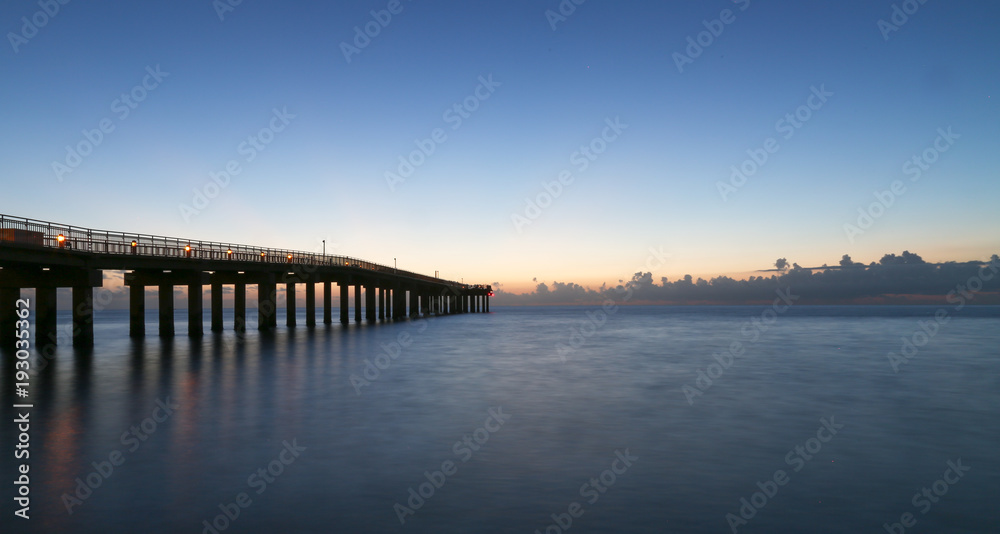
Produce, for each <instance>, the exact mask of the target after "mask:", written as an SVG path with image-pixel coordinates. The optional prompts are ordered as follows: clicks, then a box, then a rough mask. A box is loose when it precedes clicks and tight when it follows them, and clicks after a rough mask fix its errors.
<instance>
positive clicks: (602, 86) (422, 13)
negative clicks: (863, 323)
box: [0, 0, 1000, 290]
mask: <svg viewBox="0 0 1000 534" xmlns="http://www.w3.org/2000/svg"><path fill="white" fill-rule="evenodd" d="M224 1H225V0H223V2H224ZM564 4H566V5H573V6H574V7H575V10H574V11H573V12H572V13H570V14H568V15H567V16H566V17H565V20H557V21H556V24H555V29H553V26H552V24H551V22H550V19H551V17H548V16H547V15H546V11H548V10H552V11H553V12H556V13H558V12H559V10H560V2H557V1H554V0H553V1H511V2H479V1H476V2H435V1H416V2H413V1H408V0H403V1H402V2H400V3H399V4H398V5H399V7H394V9H395V10H396V11H398V12H397V13H395V14H392V16H391V19H389V20H388V23H387V24H384V25H383V24H380V23H379V22H377V21H374V19H373V15H372V14H371V13H370V12H371V11H372V10H375V11H376V12H380V11H382V10H386V9H387V7H389V5H390V3H389V2H387V1H365V2H336V3H330V4H326V3H322V4H320V3H314V2H301V1H289V2H281V3H278V2H263V1H255V0H244V1H243V2H242V3H240V4H239V5H237V6H235V7H233V8H232V10H227V11H225V12H223V17H222V19H221V20H220V16H219V14H218V13H217V10H216V7H215V6H214V5H213V2H212V1H210V0H197V1H194V0H185V1H176V2H169V3H167V2H162V3H159V4H158V5H147V3H130V2H108V3H100V4H99V5H95V4H93V3H87V2H81V1H78V0H77V1H70V2H69V3H67V4H66V5H60V6H59V11H58V13H56V14H55V15H53V16H51V17H48V16H45V17H42V16H40V15H36V13H37V12H39V11H41V10H42V7H40V4H39V3H38V2H37V1H35V2H32V1H23V0H11V1H7V2H4V3H3V6H2V7H0V28H2V29H3V31H4V33H5V35H6V39H5V40H4V44H3V49H2V50H0V69H2V72H3V80H4V83H3V84H0V117H2V120H3V124H4V126H5V127H4V128H3V129H2V130H0V180H2V181H3V183H4V185H5V186H6V187H5V191H7V194H5V195H4V196H3V201H2V202H0V212H2V213H5V214H11V215H18V216H25V217H31V218H37V219H43V220H54V221H59V222H66V223H71V224H75V225H80V226H90V227H96V228H102V229H112V230H126V231H137V232H142V233H154V234H161V235H171V236H183V237H192V238H196V239H206V240H218V241H226V242H235V243H247V244H260V245H267V246H280V247H288V248H295V249H303V250H319V249H320V247H321V240H323V239H326V241H327V251H328V252H336V253H341V254H347V255H352V256H356V257H362V258H365V259H369V260H372V261H379V262H383V263H389V264H391V262H392V260H393V258H398V261H399V265H400V267H401V268H407V269H411V270H415V271H419V272H425V273H433V272H434V271H435V270H438V271H440V274H441V276H442V277H446V278H452V279H459V278H463V279H464V280H465V281H467V282H487V283H488V282H495V281H499V282H501V283H503V284H504V287H506V288H508V289H515V290H517V289H529V288H531V287H533V285H534V284H533V283H532V279H533V278H537V279H538V281H549V282H551V281H553V280H558V281H572V282H577V283H581V284H584V285H592V286H595V287H596V286H598V285H600V284H601V283H602V282H609V283H611V282H615V281H617V280H618V279H619V278H623V277H627V276H629V275H631V273H633V272H635V271H637V270H639V269H640V268H642V269H643V270H649V269H645V268H643V266H644V265H656V268H655V269H654V271H653V275H654V279H659V277H660V276H667V277H669V278H670V279H676V278H679V277H682V276H683V275H684V274H688V273H690V274H692V275H695V276H704V277H706V278H708V277H710V276H713V275H717V274H730V275H736V276H742V275H745V274H748V273H750V272H751V271H753V270H755V269H763V268H768V267H769V266H771V264H772V263H773V262H774V259H775V258H778V257H787V258H788V259H789V261H795V262H797V263H799V264H800V265H803V266H814V265H820V264H822V263H831V264H833V263H835V262H836V261H837V260H838V259H839V258H840V256H841V255H842V254H845V253H847V254H851V255H852V257H853V258H854V259H855V260H856V261H864V262H869V261H872V260H877V259H878V258H879V257H881V255H882V254H883V253H886V252H896V253H899V252H901V251H902V250H904V249H908V250H911V251H914V252H918V253H919V254H921V255H922V256H923V257H924V259H926V260H928V261H941V260H949V259H955V260H973V259H987V258H988V257H989V255H990V254H992V253H997V252H1000V232H997V230H998V229H1000V215H998V210H996V208H995V207H996V205H997V198H998V193H1000V181H998V180H997V169H998V168H1000V150H997V149H996V145H997V140H998V139H1000V114H998V111H997V105H996V100H997V99H996V98H993V97H996V96H997V91H996V89H997V82H998V79H1000V76H998V70H1000V61H998V59H1000V58H998V55H1000V33H998V32H996V31H995V27H994V21H995V20H996V19H997V16H998V15H1000V4H996V3H995V2H985V1H982V2H963V1H955V2H944V1H941V0H929V1H927V2H926V3H924V4H922V5H921V4H919V3H917V2H895V3H894V2H891V1H882V0H878V1H864V2H862V1H838V2H832V1H830V2H792V1H771V2H767V1H763V0H750V1H749V2H745V1H741V2H731V1H722V0H720V1H684V2H608V1H599V0H587V1H586V2H583V3H582V4H580V5H575V4H571V3H570V2H568V1H567V2H564ZM904 4H905V5H904ZM894 5H895V6H897V7H898V8H900V9H902V8H903V7H905V8H907V10H909V11H912V7H913V6H919V7H918V9H917V10H916V11H915V12H913V13H911V14H909V15H907V20H906V21H905V23H903V24H901V25H899V26H898V30H892V31H889V32H888V33H887V35H888V40H886V39H885V37H884V35H883V31H882V30H880V27H879V20H885V21H887V22H890V23H891V22H892V18H891V17H892V16H893V13H894V11H893V6H894ZM400 8H401V11H399V9H400ZM744 8H745V9H744ZM50 9H51V8H50ZM563 9H566V8H565V6H564V7H563ZM723 10H730V11H731V13H732V15H731V17H730V18H729V20H730V23H729V24H725V23H721V22H720V23H713V22H712V21H713V20H715V19H719V18H720V14H721V13H722V11H723ZM567 11H568V10H567ZM22 17H27V18H28V19H29V20H30V19H31V18H32V17H37V18H38V20H44V19H46V18H48V19H49V20H47V21H46V23H45V25H44V26H42V27H40V28H38V29H37V34H34V35H32V36H31V37H30V38H24V39H20V38H18V37H12V34H13V35H20V36H21V37H24V36H25V35H27V34H30V33H31V32H30V28H28V32H27V33H24V29H25V28H24V23H23V21H22ZM381 17H382V19H383V20H386V18H387V17H385V15H384V14H383V15H381ZM900 20H901V19H900V16H899V15H898V14H897V22H898V21H900ZM704 21H709V23H708V25H709V26H710V27H714V29H716V30H718V28H720V27H721V28H722V31H721V33H719V35H717V36H715V35H712V36H711V37H712V38H711V40H710V41H711V43H710V44H708V45H707V46H705V47H703V50H702V51H701V53H700V55H698V57H696V58H693V59H692V61H691V62H685V63H684V64H683V71H682V72H681V71H680V69H678V67H677V60H676V56H675V54H685V53H686V50H685V49H686V48H688V46H689V43H688V41H687V39H688V37H691V38H692V39H695V40H697V39H698V38H699V33H702V32H707V31H709V30H708V29H706V26H705V25H704ZM366 24H369V27H370V28H376V27H377V28H378V32H377V35H375V36H374V37H371V38H370V42H369V43H368V44H367V45H366V46H364V47H363V48H361V47H358V49H357V53H354V54H351V57H350V61H347V60H346V59H345V54H344V52H343V47H342V43H348V44H351V45H354V39H355V34H356V30H355V28H356V27H359V28H364V27H365V25H366ZM362 31H363V30H362ZM372 33H374V32H372ZM708 36H709V34H708V33H705V34H703V35H702V36H701V38H702V42H703V43H705V42H708V41H709V39H708ZM25 41H26V42H25ZM15 49H16V50H15ZM157 66H159V71H160V72H161V73H166V74H162V75H160V80H159V81H158V82H157V81H154V80H153V79H151V78H148V77H147V76H148V72H149V70H147V69H150V70H152V71H154V72H155V71H156V68H157ZM144 80H145V81H146V84H147V87H146V88H143V89H138V90H137V92H136V93H135V94H138V95H140V96H144V99H143V100H142V101H141V102H138V103H134V104H135V108H134V109H130V110H129V112H128V115H127V116H125V117H123V115H124V112H123V111H122V110H123V108H122V107H121V106H122V104H121V103H119V104H117V105H116V104H115V101H116V99H119V98H120V97H121V95H122V94H123V93H130V92H133V89H134V88H136V86H140V87H141V85H142V83H143V81H144ZM481 80H492V81H493V84H492V86H491V87H490V88H489V90H486V89H484V88H480V89H479V95H480V96H478V97H477V96H476V94H477V93H476V91H477V88H479V86H480V85H481V84H482V81H481ZM154 84H155V87H153V88H149V87H152V86H153V85H154ZM814 88H816V89H822V90H824V91H826V92H827V93H828V94H829V95H828V96H827V97H825V98H826V101H825V102H823V103H822V105H821V106H815V107H816V108H817V109H809V110H808V116H809V118H808V120H806V121H804V122H802V123H801V127H800V128H795V129H794V135H791V136H790V137H788V138H786V135H787V132H788V130H787V129H784V130H780V129H779V128H780V127H779V125H778V121H780V120H782V119H783V118H784V117H785V116H786V114H788V113H795V112H796V110H798V109H800V107H801V106H803V105H806V106H807V105H808V103H809V102H810V100H809V97H810V95H811V94H813V89H814ZM483 97H487V98H483ZM811 102H812V103H813V104H816V103H817V102H818V101H817V100H816V99H813V100H812V101H811ZM456 104H457V105H459V106H460V109H461V106H463V105H469V106H470V109H473V108H474V110H472V111H470V110H465V111H462V112H461V113H462V114H464V116H462V115H459V112H457V111H455V110H454V109H453V107H454V106H455V105H456ZM275 110H277V111H278V115H279V116H283V117H284V120H281V119H276V120H272V118H273V117H275ZM448 110H452V111H451V112H450V114H448V113H447V112H448ZM800 113H804V111H800ZM292 116H294V117H292ZM456 117H462V120H461V122H460V123H459V122H458V121H457V119H456ZM102 120H106V122H105V125H110V126H112V127H113V128H114V129H113V130H111V131H110V132H109V133H106V134H103V139H102V140H101V142H100V143H99V144H97V146H95V147H94V148H93V150H92V152H91V153H90V154H89V155H87V156H86V157H82V158H81V161H80V162H79V165H78V166H76V167H75V168H74V169H73V170H72V171H71V172H68V173H62V174H61V178H62V179H61V180H60V179H59V177H58V176H57V174H59V173H58V172H57V171H56V170H54V169H53V163H54V162H56V163H59V164H66V163H67V148H66V147H67V146H72V147H77V146H79V145H80V143H84V148H86V144H87V141H86V137H85V135H84V134H83V131H84V130H87V131H91V130H94V129H100V125H101V121H102ZM615 120H617V121H618V123H619V124H621V125H625V126H624V127H623V128H620V129H619V131H618V132H617V133H612V134H610V135H609V132H607V131H606V128H607V123H608V121H611V122H615ZM272 126H278V127H280V130H281V131H266V132H264V133H263V134H261V130H262V129H266V128H270V127H272ZM949 127H950V128H951V131H952V132H953V134H956V135H952V136H950V137H949V138H948V141H947V142H944V143H942V142H941V141H938V146H939V147H947V151H938V150H936V149H934V150H932V151H931V152H928V154H929V155H932V156H934V158H935V159H936V161H934V163H933V164H929V165H927V169H926V170H923V171H922V172H921V175H920V178H919V180H916V181H914V180H912V177H913V176H912V175H909V174H906V173H904V170H903V166H904V164H905V163H906V162H907V160H909V159H911V158H912V157H913V156H914V155H915V154H917V155H919V154H924V153H925V151H926V150H929V149H933V147H934V143H935V141H936V140H937V138H938V137H939V135H940V134H939V133H938V130H939V129H942V130H943V131H948V128H949ZM277 129H278V128H275V130H277ZM436 130H440V131H438V132H437V134H438V136H439V137H438V139H439V140H440V139H443V140H442V141H440V142H437V141H432V142H431V144H430V145H428V144H427V143H428V141H425V140H427V139H432V140H433V138H434V136H435V131H436ZM258 134H260V135H261V136H262V138H263V139H264V140H269V141H270V143H268V144H266V145H264V144H262V143H261V142H260V141H257V143H258V146H262V147H263V149H262V150H257V149H251V147H252V146H253V144H252V142H248V141H247V140H248V137H251V136H256V135H258ZM441 134H443V137H442V136H441ZM602 134H604V135H605V139H604V140H600V141H595V140H596V139H600V138H601V135H602ZM94 135H96V134H93V133H92V134H91V138H92V139H96V137H94ZM611 136H613V137H614V140H613V141H608V140H607V139H608V138H609V137H611ZM769 138H773V139H774V143H776V146H777V149H776V150H774V151H773V153H769V154H768V156H767V157H768V159H767V161H766V162H765V163H764V164H762V165H760V166H759V168H758V169H757V170H756V172H755V173H754V174H753V175H752V176H749V177H747V179H746V181H745V182H743V183H742V185H740V186H739V187H738V188H736V189H735V191H732V192H730V193H728V194H726V195H725V198H723V195H722V194H720V191H719V186H718V184H719V183H720V182H722V183H726V182H729V180H730V176H731V175H732V171H731V168H732V167H733V166H737V167H739V166H741V165H742V164H744V162H745V160H748V159H750V158H751V157H752V156H751V155H748V152H747V151H748V150H750V151H751V154H752V153H753V151H756V153H757V154H758V156H759V155H760V154H761V151H762V150H763V147H765V144H766V143H767V140H768V139H769ZM416 141H422V142H423V143H424V146H425V147H428V146H433V153H431V154H430V155H423V154H420V155H419V156H418V157H417V159H418V160H420V159H422V160H423V161H422V163H421V164H420V165H417V166H415V168H414V170H413V172H412V174H411V175H409V176H408V177H406V178H405V181H402V182H396V183H395V184H394V187H390V184H389V183H387V180H386V173H387V172H394V173H397V174H398V167H399V164H400V163H399V162H400V158H401V157H403V158H406V157H408V156H409V155H410V153H411V152H413V151H414V150H418V143H417V142H416ZM592 143H596V144H595V145H593V146H596V147H599V148H600V147H602V145H603V148H604V150H603V152H602V153H600V154H599V155H595V157H594V159H593V160H592V161H590V160H588V165H587V167H586V169H583V168H582V165H581V164H580V163H579V162H580V161H581V160H580V155H577V156H574V153H576V152H577V151H579V150H580V148H581V146H589V145H592ZM770 146H771V148H772V149H773V148H774V147H775V145H774V144H772V145H770ZM765 152H766V151H765ZM254 153H255V157H253V159H252V160H250V154H254ZM230 162H235V164H236V165H238V166H239V170H240V172H239V174H236V175H235V176H231V177H230V180H229V181H228V183H227V185H226V187H224V188H219V187H217V186H214V185H213V182H212V180H211V177H210V176H211V174H210V173H219V172H220V171H224V170H225V168H226V166H227V164H229V163H230ZM564 170H565V171H569V172H570V177H569V180H572V181H571V182H569V181H568V180H567V183H566V184H560V185H561V191H559V194H558V195H555V198H551V203H546V206H545V207H544V208H542V209H540V210H538V212H535V211H531V209H530V208H527V207H526V206H527V203H526V200H525V199H533V200H534V201H542V202H543V203H544V201H545V200H546V195H548V196H549V197H551V196H552V195H551V192H553V191H557V190H558V187H557V186H554V185H550V186H549V192H546V189H545V187H544V185H543V184H544V183H552V182H555V183H558V181H559V176H560V173H561V172H562V171H564ZM564 176H565V175H564ZM896 180H899V181H901V182H903V183H904V184H905V186H906V190H905V192H904V193H902V194H899V195H896V198H894V200H893V203H892V205H890V206H888V207H885V208H883V209H882V210H881V212H880V215H879V216H878V217H875V218H873V220H872V223H871V225H870V226H869V227H868V228H865V229H863V233H860V234H857V233H856V234H854V235H852V236H850V237H849V235H848V234H849V233H850V232H847V231H845V228H844V225H845V224H853V225H855V226H857V225H858V221H857V219H858V210H859V208H861V209H862V210H865V211H870V210H869V206H870V204H871V203H872V202H875V201H876V198H875V197H874V196H873V193H875V192H878V191H883V190H888V189H890V186H891V184H892V183H893V181H896ZM213 187H215V189H213ZM206 188H207V189H206ZM195 191H201V192H203V193H217V194H213V197H214V198H211V199H210V200H209V201H208V203H207V206H203V207H204V209H199V210H198V213H197V214H193V215H192V214H191V212H190V211H187V216H185V212H184V211H183V210H182V209H181V206H182V205H186V206H190V207H195V206H196V202H195V199H194V197H195V195H196V194H195ZM540 196H541V198H540ZM206 198H207V197H206ZM519 217H524V219H520V218H519ZM525 219H527V220H528V221H530V223H529V224H523V223H524V220H525ZM518 221H520V222H521V224H518ZM650 248H653V249H655V250H658V251H662V252H665V253H666V254H668V255H669V258H668V259H667V261H666V262H664V263H662V264H649V263H648V262H647V260H648V259H649V257H650V252H649V250H650ZM661 255H662V253H661Z"/></svg>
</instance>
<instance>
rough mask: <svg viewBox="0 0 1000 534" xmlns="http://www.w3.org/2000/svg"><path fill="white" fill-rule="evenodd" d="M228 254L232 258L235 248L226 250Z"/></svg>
mask: <svg viewBox="0 0 1000 534" xmlns="http://www.w3.org/2000/svg"><path fill="white" fill-rule="evenodd" d="M226 256H228V257H229V258H230V259H232V257H233V249H229V250H227V251H226Z"/></svg>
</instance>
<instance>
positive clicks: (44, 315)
mask: <svg viewBox="0 0 1000 534" xmlns="http://www.w3.org/2000/svg"><path fill="white" fill-rule="evenodd" d="M34 304H35V306H34V308H35V310H34V311H35V348H36V349H41V348H42V347H45V346H46V345H48V344H50V343H51V344H53V345H54V344H55V343H56V339H57V338H58V334H57V331H56V313H57V311H58V307H57V305H56V288H54V287H36V288H35V303H34Z"/></svg>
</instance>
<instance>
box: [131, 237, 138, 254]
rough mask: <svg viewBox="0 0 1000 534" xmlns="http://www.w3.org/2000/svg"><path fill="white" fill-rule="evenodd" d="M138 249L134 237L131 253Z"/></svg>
mask: <svg viewBox="0 0 1000 534" xmlns="http://www.w3.org/2000/svg"><path fill="white" fill-rule="evenodd" d="M138 250H139V242H138V241H136V240H135V239H133V240H132V254H135V253H136V252H137V251H138Z"/></svg>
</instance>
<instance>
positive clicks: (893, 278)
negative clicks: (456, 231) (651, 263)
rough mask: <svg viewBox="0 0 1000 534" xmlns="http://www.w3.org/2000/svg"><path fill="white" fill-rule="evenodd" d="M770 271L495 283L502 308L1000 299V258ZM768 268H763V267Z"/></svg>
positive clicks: (783, 265) (906, 258)
mask: <svg viewBox="0 0 1000 534" xmlns="http://www.w3.org/2000/svg"><path fill="white" fill-rule="evenodd" d="M775 266H776V268H775V269H771V270H769V274H766V275H761V276H751V277H750V278H748V279H747V280H734V279H732V278H729V277H727V276H720V277H717V278H712V279H711V280H703V279H701V278H699V279H697V280H692V278H691V276H690V275H687V276H685V277H684V278H682V279H680V280H675V281H669V280H667V278H666V277H662V278H660V280H659V282H658V283H657V282H654V281H653V276H652V273H648V272H647V273H644V272H638V273H635V274H634V275H632V277H631V279H630V280H627V281H626V280H619V284H618V285H616V286H614V287H609V286H607V284H605V285H602V286H601V287H600V288H598V289H591V288H589V287H583V286H580V285H579V284H574V283H572V282H567V283H563V282H553V283H552V284H551V285H549V284H545V283H539V284H538V286H537V287H536V288H535V290H534V291H532V292H531V293H522V294H516V293H508V292H505V291H503V287H502V285H501V284H500V283H498V282H495V283H494V285H493V288H494V290H495V291H496V297H495V299H494V300H493V303H494V304H496V305H501V306H502V305H509V306H520V305H541V304H596V303H601V302H604V301H606V300H608V299H610V300H613V301H615V302H616V303H618V304H763V303H770V302H772V301H773V300H774V299H775V296H776V292H777V291H778V290H779V289H780V290H782V291H785V290H788V289H789V288H790V289H791V292H792V293H794V294H795V295H797V296H799V300H798V301H796V303H797V304H935V305H936V304H952V305H956V304H958V303H960V302H964V303H967V304H1000V258H998V257H997V255H996V254H994V255H993V256H992V257H991V258H990V259H989V260H988V261H969V262H961V263H959V262H954V261H949V262H945V263H926V262H925V261H924V260H923V259H922V258H921V257H920V256H919V255H917V254H913V253H910V252H909V251H904V252H903V253H902V254H901V255H899V256H897V255H896V254H886V255H885V256H883V257H882V259H881V260H879V261H878V262H872V263H870V264H868V265H865V264H863V263H855V262H854V261H852V260H851V258H850V257H849V256H847V255H846V254H845V255H844V256H843V258H841V260H840V262H839V264H838V265H834V266H826V265H824V266H822V267H800V266H799V265H798V264H794V263H793V264H791V265H790V266H789V265H788V262H787V261H786V260H785V259H784V258H780V259H779V260H778V261H776V262H775ZM762 272H764V271H762Z"/></svg>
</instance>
